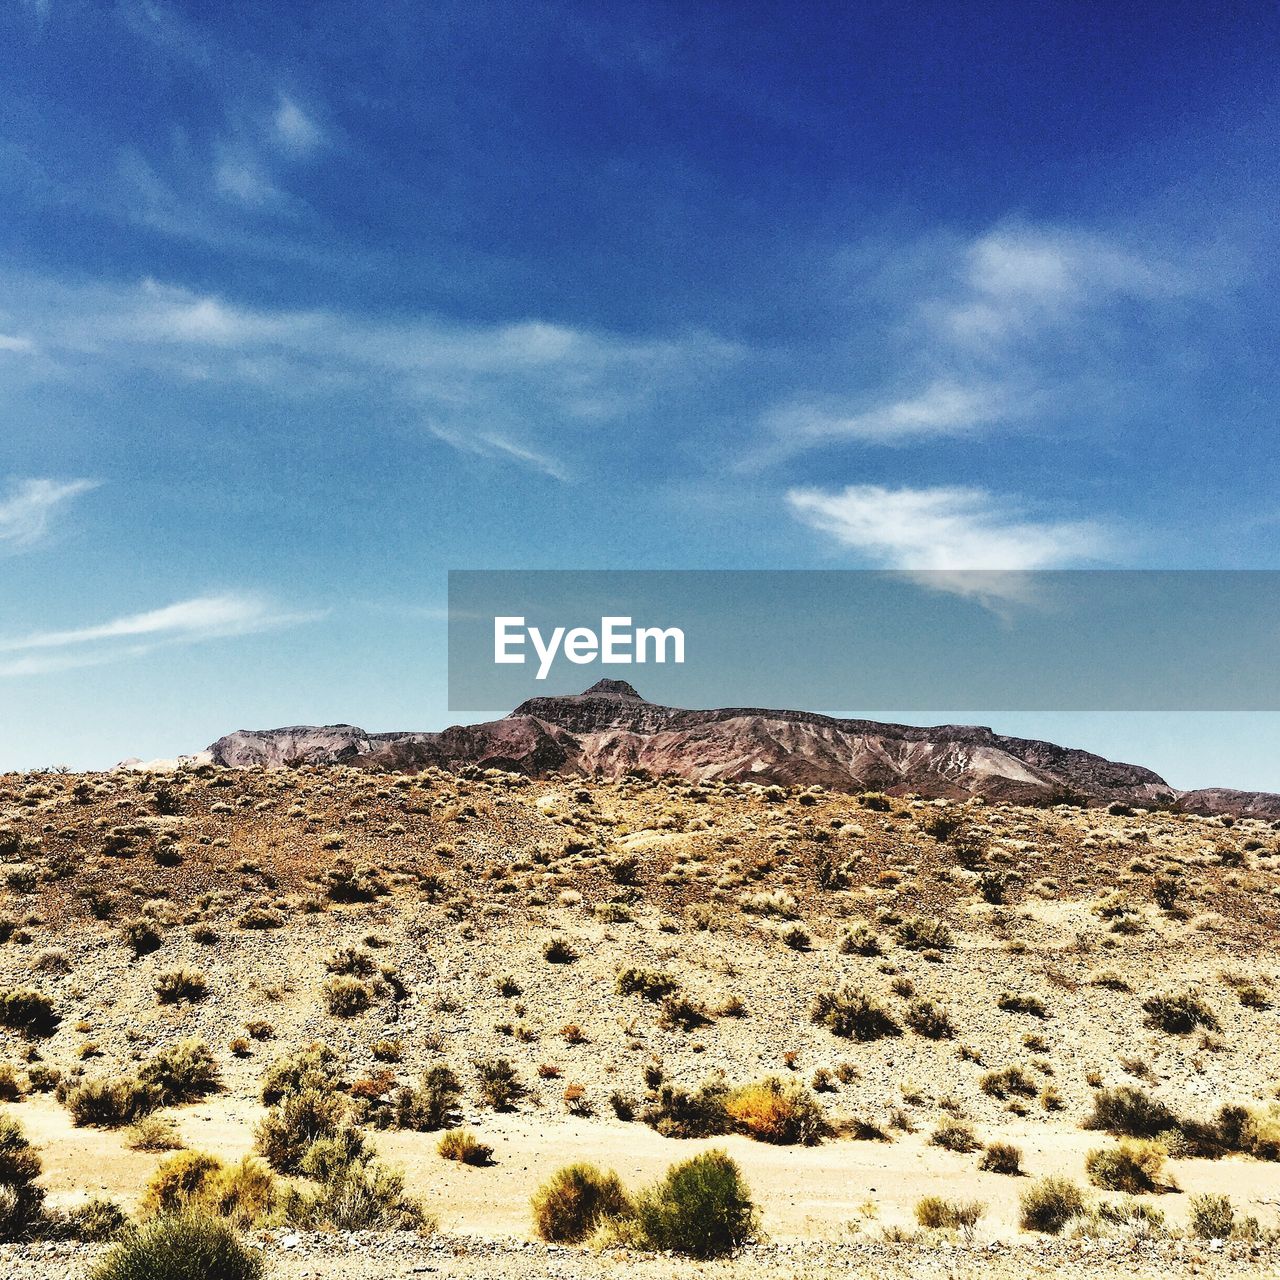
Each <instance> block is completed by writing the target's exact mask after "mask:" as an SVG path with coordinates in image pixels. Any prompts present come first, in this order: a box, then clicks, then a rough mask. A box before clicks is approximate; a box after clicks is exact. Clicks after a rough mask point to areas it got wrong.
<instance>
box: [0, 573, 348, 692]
mask: <svg viewBox="0 0 1280 1280" xmlns="http://www.w3.org/2000/svg"><path fill="white" fill-rule="evenodd" d="M322 616H323V615H322V614H320V613H316V612H298V611H290V610H286V609H282V608H280V607H279V606H278V605H276V604H274V603H272V602H271V601H269V600H267V599H265V598H263V597H261V596H254V595H242V594H237V593H225V594H222V595H208V596H197V597H194V598H192V599H190V600H181V601H179V602H177V603H176V604H171V605H165V606H164V607H162V608H159V609H151V610H148V611H146V612H143V613H132V614H126V615H123V616H121V617H118V618H112V619H110V620H109V621H107V622H101V623H93V624H90V625H88V626H83V627H73V628H69V629H66V630H61V631H35V632H30V633H29V634H27V635H23V636H13V637H9V638H3V637H0V653H11V654H15V655H17V656H16V657H14V658H11V659H8V660H4V661H0V676H9V677H16V676H24V675H39V674H42V673H46V672H52V671H62V670H69V669H72V668H76V667H90V666H101V665H103V664H104V663H108V662H121V661H125V660H127V659H130V658H138V657H142V656H144V655H146V654H148V653H151V652H152V651H153V650H155V649H156V648H158V647H159V646H161V645H172V644H192V643H196V642H200V641H205V640H215V639H221V638H225V637H229V636H243V635H251V634H254V633H257V632H262V631H272V630H276V629H278V628H281V627H290V626H297V625H299V624H301V623H305V622H312V621H315V620H316V619H317V618H320V617H322Z"/></svg>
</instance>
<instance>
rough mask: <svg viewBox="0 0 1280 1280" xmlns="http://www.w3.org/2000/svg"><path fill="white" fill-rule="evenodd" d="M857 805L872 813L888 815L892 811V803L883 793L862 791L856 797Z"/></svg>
mask: <svg viewBox="0 0 1280 1280" xmlns="http://www.w3.org/2000/svg"><path fill="white" fill-rule="evenodd" d="M858 803H859V804H860V805H861V806H862V807H863V808H864V809H870V810H871V812H872V813H889V812H891V811H892V809H893V802H892V801H891V800H890V799H889V797H888V796H887V795H885V794H884V792H883V791H864V792H863V793H862V794H861V795H860V796H859V797H858Z"/></svg>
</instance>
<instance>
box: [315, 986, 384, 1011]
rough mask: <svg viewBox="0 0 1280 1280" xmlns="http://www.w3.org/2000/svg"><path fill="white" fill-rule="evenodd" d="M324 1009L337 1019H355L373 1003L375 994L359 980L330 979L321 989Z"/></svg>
mask: <svg viewBox="0 0 1280 1280" xmlns="http://www.w3.org/2000/svg"><path fill="white" fill-rule="evenodd" d="M321 994H322V995H323V996H324V1007H325V1008H326V1009H328V1011H329V1012H330V1013H331V1014H333V1015H334V1017H337V1018H354V1017H355V1016H356V1015H357V1014H361V1013H363V1012H364V1011H365V1010H366V1009H367V1008H368V1007H369V1005H370V1004H371V1003H372V1000H373V994H372V992H371V991H370V990H369V986H368V984H367V983H364V982H361V981H360V979H359V978H330V979H329V980H328V981H327V982H326V983H325V984H324V986H323V987H322V988H321Z"/></svg>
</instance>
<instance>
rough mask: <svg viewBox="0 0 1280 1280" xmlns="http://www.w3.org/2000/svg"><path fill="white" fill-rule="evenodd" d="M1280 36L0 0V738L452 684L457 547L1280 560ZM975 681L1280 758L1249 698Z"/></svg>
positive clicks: (1171, 759)
mask: <svg viewBox="0 0 1280 1280" xmlns="http://www.w3.org/2000/svg"><path fill="white" fill-rule="evenodd" d="M1278 37H1280V18H1277V16H1276V11H1275V9H1274V6H1272V5H1269V4H1261V3H1259V4H1256V5H1249V4H1245V5H1238V6H1231V7H1229V8H1228V9H1227V10H1223V11H1220V12H1216V13H1213V14H1212V16H1211V17H1210V16H1209V14H1208V11H1206V10H1205V8H1204V6H1203V5H1190V4H1186V5H1182V4H1177V3H1170V4H1165V5H1161V6H1154V5H1136V6H1116V5H1103V4H1083V3H1080V4H1057V5H1054V4H1025V3H1021V4H1009V5H1007V6H1006V5H998V4H991V5H984V6H981V8H980V11H978V10H975V8H974V7H973V6H969V7H965V6H955V5H953V4H945V5H944V4H937V5H932V4H920V5H914V6H911V7H910V8H909V10H908V9H906V8H904V7H903V6H901V5H893V4H858V5H849V6H833V5H828V4H803V3H801V4H797V3H788V4H785V5H784V4H749V3H743V2H742V0H736V2H735V3H733V4H705V5H700V6H689V5H676V4H671V5H666V4H659V3H647V4H643V5H636V4H626V5H623V4H612V3H607V2H604V3H600V4H597V5H592V6H583V5H568V4H564V5H559V4H554V3H540V4H537V5H528V4H510V5H508V4H499V3H489V4H486V3H469V4H451V3H441V4H432V5H430V6H425V5H421V4H418V3H385V2H381V0H370V3H369V4H367V5H360V6H353V5H349V4H333V3H324V2H323V0H321V2H317V0H309V2H308V3H305V4H304V3H298V4H290V3H283V2H281V3H276V4H273V5H270V6H264V5H259V4H252V5H251V4H247V3H244V4H240V3H227V4H219V5H196V4H182V3H177V2H176V0H93V2H92V3H91V2H89V0H16V2H15V3H11V4H8V5H6V6H4V7H3V9H2V10H0V75H2V77H3V79H2V81H0V83H2V84H3V89H4V92H3V94H2V95H0V415H2V416H0V606H2V608H0V767H19V766H29V765H40V764H48V763H54V762H59V761H65V762H67V763H71V764H75V765H109V764H111V763H113V762H114V760H116V759H118V758H120V757H122V756H126V755H140V756H143V757H151V756H164V755H172V754H174V753H176V752H178V751H180V750H184V749H190V748H196V747H200V746H203V745H204V744H205V743H206V742H207V741H209V740H210V739H211V738H212V737H215V736H217V735H218V734H219V733H221V732H223V731H225V730H227V729H230V728H235V727H240V726H266V725H271V724H278V723H292V722H299V721H329V720H347V721H354V722H357V723H361V724H363V725H365V726H366V727H369V728H393V727H395V728H399V727H415V728H416V727H436V726H440V725H442V724H444V723H446V722H447V720H448V716H447V713H446V711H445V679H444V671H443V665H442V664H443V645H444V627H443V621H442V610H443V605H444V587H445V571H446V570H447V569H449V568H451V567H454V568H462V567H468V568H503V567H511V568H524V567H528V568H537V567H560V568H573V567H593V568H641V567H680V568H716V567H730V568H742V567H756V566H759V567H781V568H787V567H794V568H807V567H833V566H842V565H848V566H850V567H855V566H875V567H888V568H955V567H970V568H1015V569H1018V568H1027V569H1034V568H1049V567H1059V566H1081V565H1088V566H1094V565H1096V566H1103V567H1106V566H1124V567H1146V566H1151V567H1179V568H1213V567H1223V568H1240V567H1250V568H1280V563H1277V559H1278V557H1277V554H1276V542H1277V532H1278V531H1280V498H1278V497H1277V496H1276V495H1277V486H1276V478H1277V477H1276V464H1277V449H1276V444H1275V430H1276V405H1277V400H1278V393H1280V369H1277V366H1276V361H1275V336H1274V335H1275V332H1276V326H1277V320H1278V319H1280V290H1277V287H1276V286H1277V280H1276V275H1277V266H1276V264H1277V263H1278V262H1280V254H1278V253H1277V248H1278V247H1280V246H1277V243H1276V242H1277V237H1278V231H1277V220H1276V218H1275V209H1276V203H1277V199H1276V198H1277V174H1278V169H1280V164H1278V155H1277V150H1276V148H1275V145H1274V140H1275V137H1276V135H1277V126H1278V125H1280V110H1278V108H1280V88H1278V84H1277V78H1276V74H1275V66H1276V65H1277V62H1276V59H1277V54H1278V53H1280V39H1278ZM831 709H832V710H850V711H859V710H869V709H861V708H831ZM495 710H501V709H500V708H498V709H495ZM997 727H1000V728H1005V729H1009V730H1010V731H1015V732H1023V733H1028V734H1035V735H1039V734H1042V733H1043V734H1044V735H1045V736H1051V737H1052V736H1056V737H1058V738H1060V739H1063V740H1066V741H1069V742H1071V743H1073V744H1078V745H1085V746H1090V747H1094V748H1096V749H1099V750H1102V751H1105V752H1109V753H1111V754H1116V755H1120V756H1127V757H1129V758H1133V759H1136V760H1139V761H1141V762H1143V763H1147V764H1150V765H1152V766H1153V767H1155V768H1158V769H1162V770H1163V771H1165V772H1166V773H1167V774H1168V776H1169V777H1170V779H1171V780H1172V781H1174V782H1175V783H1176V784H1179V785H1198V784H1205V783H1210V782H1218V783H1224V784H1236V785H1241V786H1270V787H1275V788H1277V789H1280V771H1278V770H1277V768H1276V766H1275V763H1274V762H1275V761H1276V760H1277V759H1280V728H1277V726H1276V723H1275V720H1274V718H1271V717H1262V716H1252V717H1249V716H1246V717H1243V718H1242V717H1238V716H1237V717H1225V716H1224V717H1206V716H1197V717H1183V718H1176V717H1172V718H1171V717H1158V718H1156V719H1152V718H1151V717H1144V718H1136V717H1135V718H1128V719H1125V718H1119V719H1117V718H1099V717H1089V718H1085V717H1075V718H1071V717H1035V718H1027V719H1017V721H1016V722H1015V720H1013V719H1010V718H1009V717H1003V718H1001V719H1000V720H999V721H998V722H997Z"/></svg>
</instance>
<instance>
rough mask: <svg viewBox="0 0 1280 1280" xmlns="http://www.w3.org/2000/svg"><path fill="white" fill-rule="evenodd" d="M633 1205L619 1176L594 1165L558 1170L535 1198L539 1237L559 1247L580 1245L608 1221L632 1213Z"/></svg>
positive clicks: (534, 1205)
mask: <svg viewBox="0 0 1280 1280" xmlns="http://www.w3.org/2000/svg"><path fill="white" fill-rule="evenodd" d="M630 1211H631V1202H630V1201H629V1200H628V1198H627V1194H626V1192H625V1191H624V1190H623V1189H622V1183H621V1182H620V1181H619V1180H618V1175H617V1174H616V1173H614V1172H612V1171H611V1170H609V1171H606V1170H603V1169H599V1168H597V1167H596V1166H595V1165H593V1164H571V1165H566V1166H565V1167H564V1168H563V1169H559V1170H557V1171H556V1172H555V1173H554V1174H552V1176H551V1178H550V1179H549V1180H548V1181H547V1182H545V1183H543V1185H542V1186H541V1187H539V1188H538V1191H537V1192H536V1194H535V1195H534V1197H533V1226H534V1230H535V1231H536V1232H537V1233H538V1236H539V1237H540V1238H541V1239H543V1240H549V1241H552V1242H554V1243H557V1244H577V1243H578V1242H579V1241H581V1240H584V1239H585V1238H586V1237H587V1236H588V1235H590V1234H591V1232H592V1231H593V1230H595V1228H596V1227H597V1226H598V1225H599V1224H600V1222H601V1221H602V1220H603V1219H605V1218H614V1217H621V1216H623V1215H626V1214H629V1213H630Z"/></svg>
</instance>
